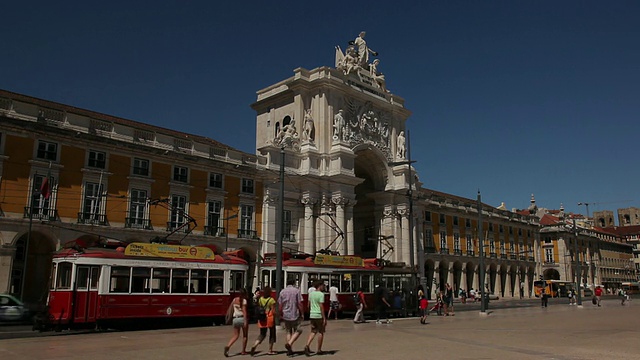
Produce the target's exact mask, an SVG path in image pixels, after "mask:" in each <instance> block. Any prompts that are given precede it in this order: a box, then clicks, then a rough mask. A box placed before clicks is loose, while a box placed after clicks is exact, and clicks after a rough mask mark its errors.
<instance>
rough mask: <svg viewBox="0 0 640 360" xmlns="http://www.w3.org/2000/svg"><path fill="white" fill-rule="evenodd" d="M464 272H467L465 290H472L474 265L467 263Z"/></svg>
mask: <svg viewBox="0 0 640 360" xmlns="http://www.w3.org/2000/svg"><path fill="white" fill-rule="evenodd" d="M465 271H466V272H467V283H466V284H465V286H466V288H465V289H466V290H467V291H469V290H470V289H473V280H474V274H475V265H474V264H473V263H472V262H468V263H467V266H466V267H465Z"/></svg>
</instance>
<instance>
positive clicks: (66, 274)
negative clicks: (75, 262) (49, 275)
mask: <svg viewBox="0 0 640 360" xmlns="http://www.w3.org/2000/svg"><path fill="white" fill-rule="evenodd" d="M72 268H73V267H72V265H71V263H68V262H62V263H60V264H59V265H58V275H57V279H56V289H58V290H69V289H71V269H72Z"/></svg>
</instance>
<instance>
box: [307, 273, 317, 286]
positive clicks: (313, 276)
mask: <svg viewBox="0 0 640 360" xmlns="http://www.w3.org/2000/svg"><path fill="white" fill-rule="evenodd" d="M307 279H309V281H308V284H307V289H309V288H310V287H313V283H314V282H316V280H320V275H319V274H312V273H309V275H308V277H307Z"/></svg>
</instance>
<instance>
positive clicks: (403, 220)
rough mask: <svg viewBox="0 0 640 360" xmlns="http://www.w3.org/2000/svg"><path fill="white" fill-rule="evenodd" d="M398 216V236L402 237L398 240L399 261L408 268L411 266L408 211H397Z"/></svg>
mask: <svg viewBox="0 0 640 360" xmlns="http://www.w3.org/2000/svg"><path fill="white" fill-rule="evenodd" d="M398 215H399V216H400V229H401V231H400V234H401V235H400V236H401V237H402V238H401V239H400V242H401V243H402V259H400V260H399V261H401V262H404V263H405V264H406V265H407V266H409V265H411V244H410V243H409V236H410V235H409V234H410V233H409V232H410V231H411V229H410V228H409V215H410V214H409V210H408V209H400V210H398ZM414 256H415V253H414ZM414 261H415V259H414ZM414 264H415V262H414Z"/></svg>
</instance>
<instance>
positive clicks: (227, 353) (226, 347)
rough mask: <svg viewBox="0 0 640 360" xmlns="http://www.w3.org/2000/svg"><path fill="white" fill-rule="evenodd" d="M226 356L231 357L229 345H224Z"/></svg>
mask: <svg viewBox="0 0 640 360" xmlns="http://www.w3.org/2000/svg"><path fill="white" fill-rule="evenodd" d="M224 357H229V347H228V346H225V347H224Z"/></svg>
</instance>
